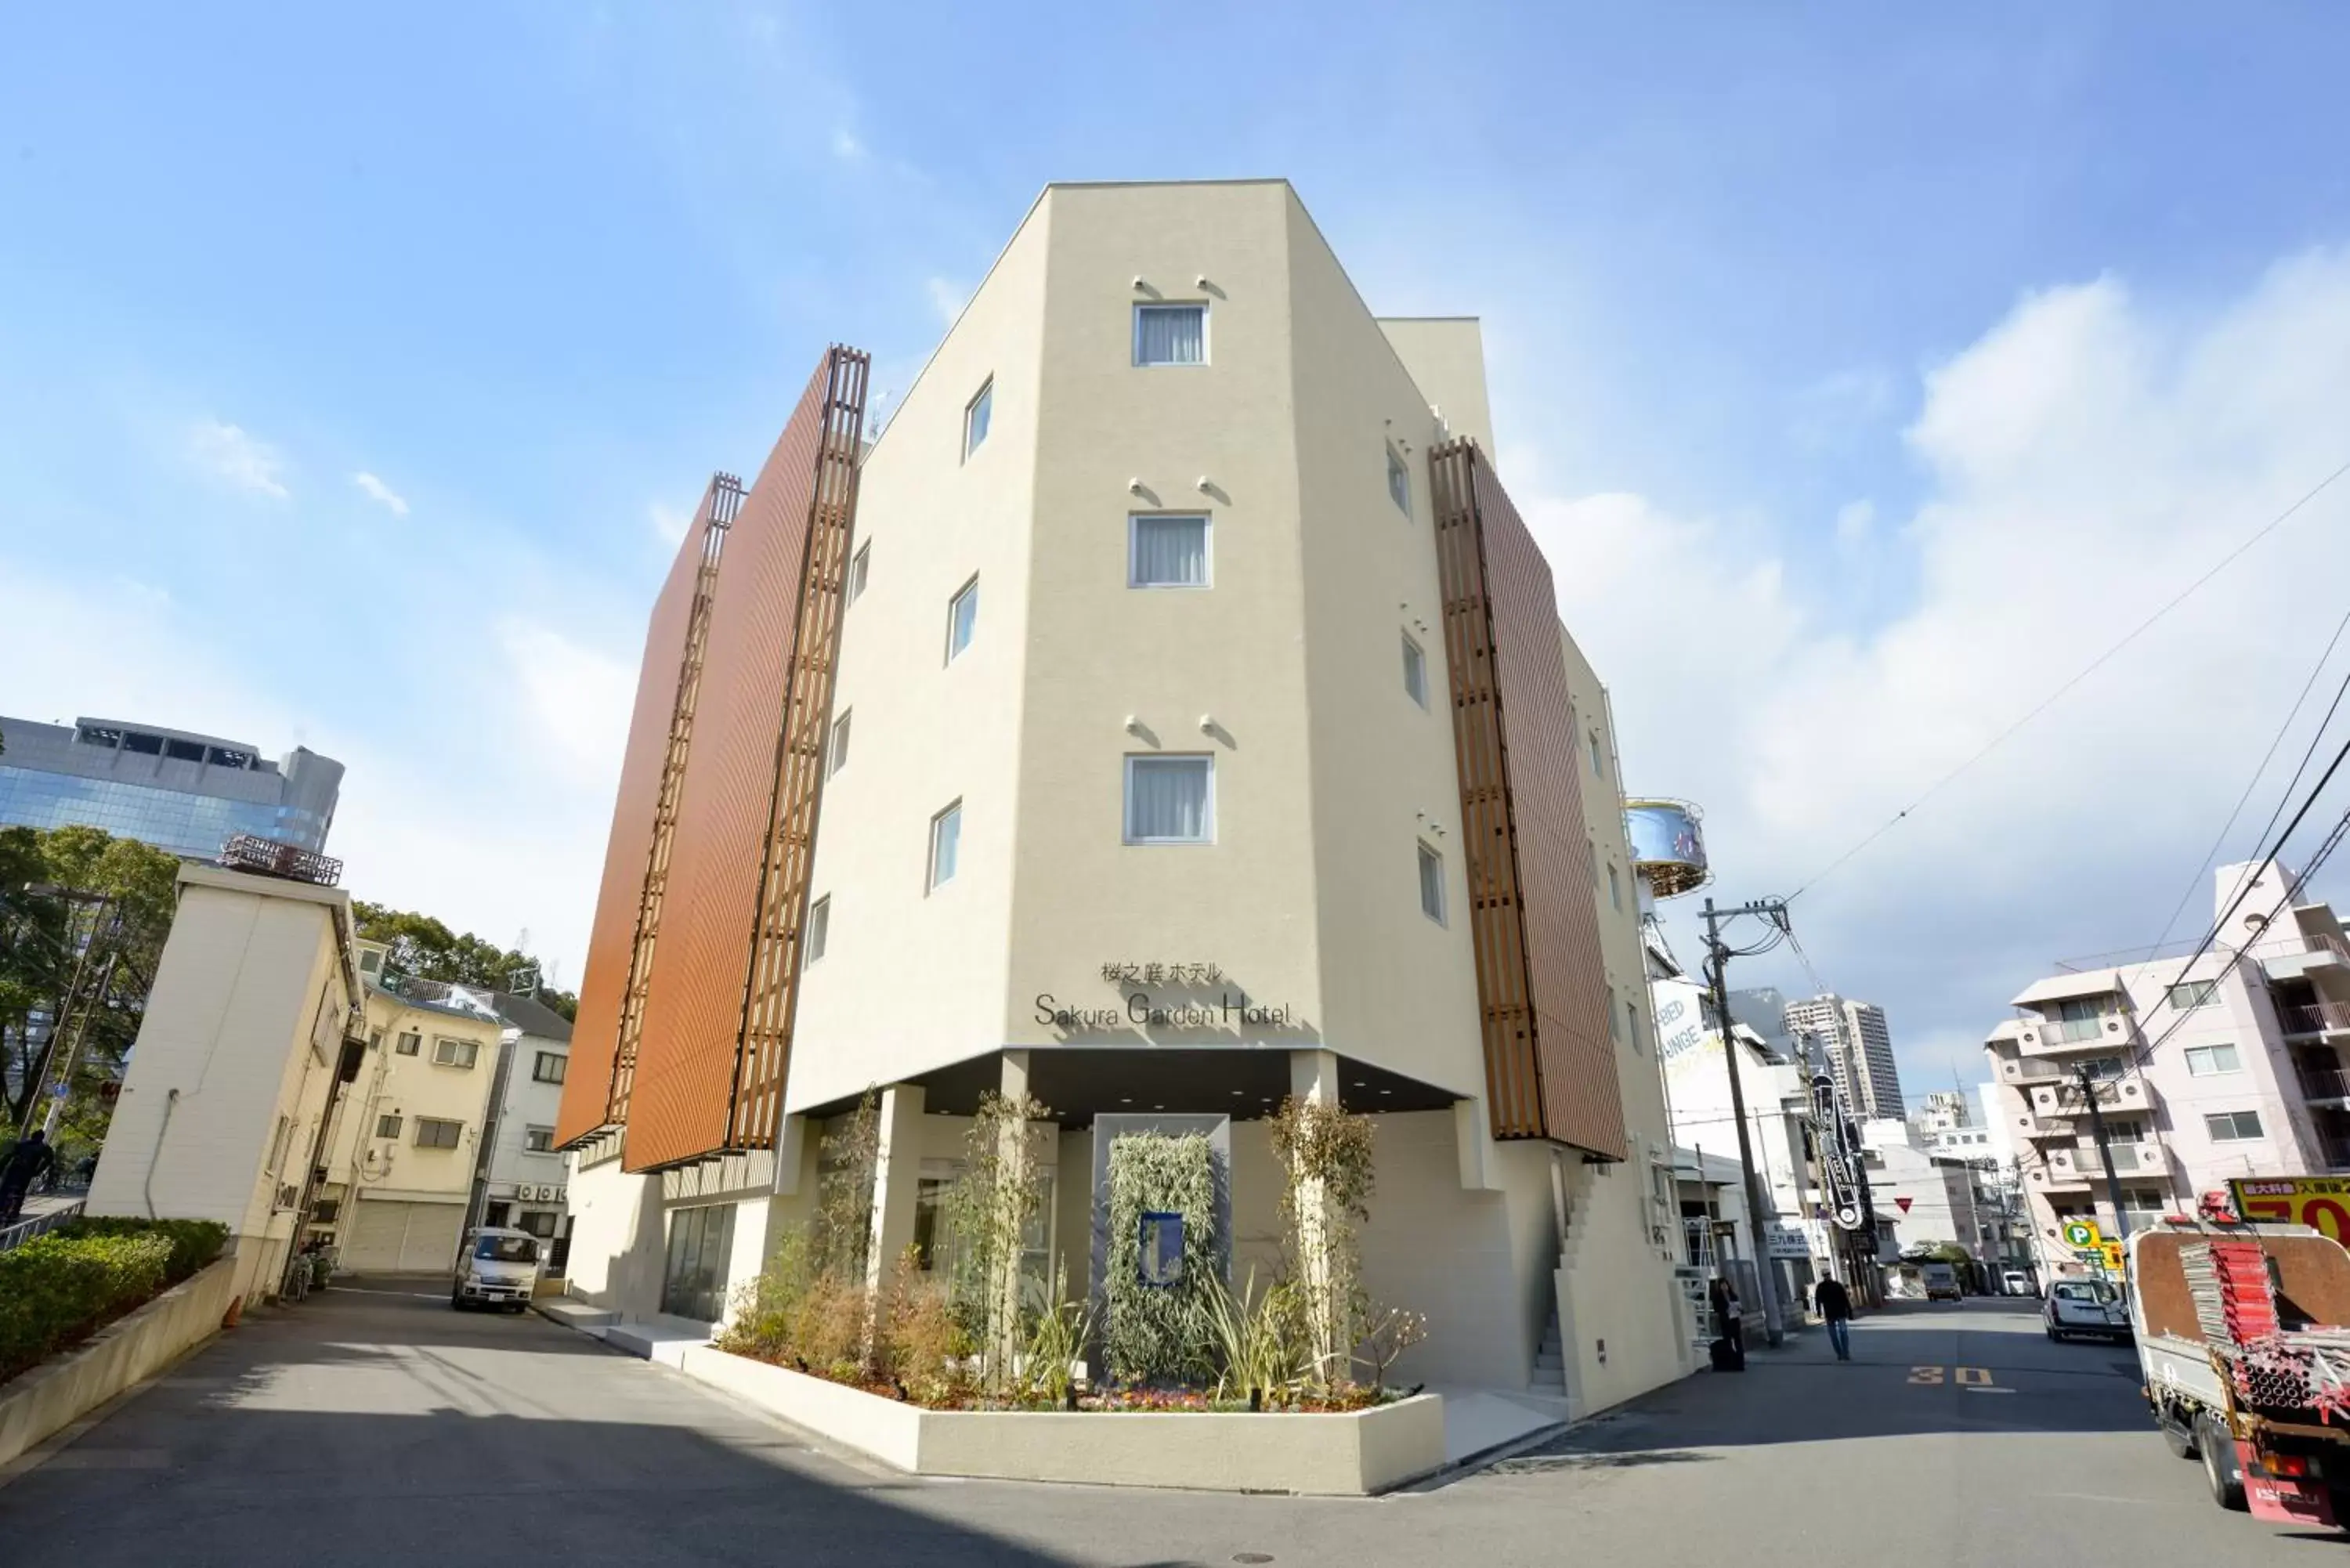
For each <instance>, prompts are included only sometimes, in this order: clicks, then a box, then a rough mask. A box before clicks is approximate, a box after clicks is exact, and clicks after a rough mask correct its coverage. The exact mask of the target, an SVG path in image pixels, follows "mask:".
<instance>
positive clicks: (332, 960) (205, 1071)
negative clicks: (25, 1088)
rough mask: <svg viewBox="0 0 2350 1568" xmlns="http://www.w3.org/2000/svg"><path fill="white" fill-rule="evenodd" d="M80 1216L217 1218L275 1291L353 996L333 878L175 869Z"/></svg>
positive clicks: (245, 1261)
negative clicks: (171, 896)
mask: <svg viewBox="0 0 2350 1568" xmlns="http://www.w3.org/2000/svg"><path fill="white" fill-rule="evenodd" d="M179 891H180V904H179V909H178V910H177V912H176V913H175V914H174V915H173V917H172V930H171V934H170V936H169V937H167V938H166V939H165V940H164V944H163V953H162V958H161V961H160V963H159V964H158V965H157V968H156V975H155V984H154V987H153V989H152V990H151V992H150V993H149V996H148V1002H147V1012H146V1016H145V1018H144V1020H143V1021H142V1022H141V1023H140V1031H139V1042H138V1044H137V1046H136V1048H135V1049H134V1050H133V1052H132V1054H131V1058H130V1068H129V1071H128V1072H127V1073H126V1074H125V1075H124V1080H123V1086H122V1096H121V1099H120V1102H119V1104H118V1105H117V1106H116V1108H115V1114H114V1119H113V1121H112V1123H111V1124H110V1125H109V1127H108V1129H107V1141H106V1147H105V1148H104V1150H103V1151H102V1153H101V1154H100V1156H99V1166H98V1173H97V1176H96V1177H95V1178H94V1179H93V1180H92V1182H91V1184H90V1195H89V1206H88V1211H89V1212H90V1213H92V1214H127V1215H140V1216H144V1215H154V1216H157V1217H160V1218H164V1219H195V1220H218V1221H220V1222H221V1223H222V1224H224V1225H226V1226H227V1227H228V1228H229V1230H230V1231H231V1232H232V1233H233V1234H234V1236H235V1238H236V1241H237V1246H238V1250H239V1252H238V1265H237V1268H238V1274H239V1279H240V1283H241V1288H244V1289H249V1290H259V1291H261V1292H263V1293H274V1292H275V1289H276V1278H277V1272H278V1266H279V1265H280V1264H281V1263H282V1262H283V1259H284V1257H285V1254H286V1250H287V1247H288V1245H289V1242H290V1240H291V1238H292V1236H293V1234H294V1230H295V1221H296V1212H295V1208H294V1205H293V1204H292V1203H290V1202H286V1201H282V1199H283V1198H284V1189H286V1188H288V1187H291V1188H294V1189H297V1190H298V1189H299V1188H300V1187H301V1185H302V1181H303V1177H304V1174H305V1171H304V1165H305V1162H306V1161H307V1159H308V1158H309V1157H310V1151H311V1150H312V1148H313V1147H315V1146H316V1142H317V1136H318V1128H319V1125H320V1123H321V1121H322V1120H323V1118H324V1116H325V1113H326V1109H327V1105H328V1094H329V1090H330V1088H331V1086H332V1084H333V1079H334V1067H335V1061H336V1058H337V1055H338V1053H339V1051H340V1048H341V1042H342V1033H343V1021H344V1018H345V1015H346V1013H347V1012H348V1010H350V1009H352V1008H355V1007H357V1006H358V1005H359V976H358V971H357V970H356V969H354V968H353V967H352V962H351V956H350V900H349V896H348V894H346V893H344V892H342V891H341V890H339V889H338V888H317V887H312V886H310V885H308V884H307V883H298V882H287V881H281V880H279V879H277V878H275V877H257V876H251V875H247V874H244V873H242V872H234V871H224V870H220V869H218V868H216V867H201V866H187V867H181V870H180V874H179Z"/></svg>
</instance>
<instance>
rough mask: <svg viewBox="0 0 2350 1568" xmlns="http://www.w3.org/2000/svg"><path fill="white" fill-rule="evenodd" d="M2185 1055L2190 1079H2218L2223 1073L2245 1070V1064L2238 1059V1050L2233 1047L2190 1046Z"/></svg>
mask: <svg viewBox="0 0 2350 1568" xmlns="http://www.w3.org/2000/svg"><path fill="white" fill-rule="evenodd" d="M2185 1055H2186V1057H2187V1073H2188V1075H2189V1077H2195V1078H2216V1077H2218V1076H2220V1075H2221V1074H2223V1073H2241V1072H2242V1071H2243V1070H2244V1064H2243V1063H2242V1062H2241V1060H2239V1059H2238V1057H2237V1055H2236V1048H2235V1047H2234V1046H2233V1045H2189V1047H2188V1048H2187V1050H2186V1052H2185Z"/></svg>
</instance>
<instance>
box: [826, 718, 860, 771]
mask: <svg viewBox="0 0 2350 1568" xmlns="http://www.w3.org/2000/svg"><path fill="white" fill-rule="evenodd" d="M855 712H856V710H855V709H853V708H852V709H849V710H848V711H846V712H844V713H842V714H841V716H840V717H839V718H837V719H835V720H834V721H833V722H832V748H831V755H830V756H829V757H828V758H827V760H826V763H825V770H824V776H825V777H827V778H830V777H831V776H832V775H833V774H837V773H838V772H839V771H840V770H841V769H843V768H845V767H847V765H848V721H849V719H850V718H851V716H852V715H854V714H855Z"/></svg>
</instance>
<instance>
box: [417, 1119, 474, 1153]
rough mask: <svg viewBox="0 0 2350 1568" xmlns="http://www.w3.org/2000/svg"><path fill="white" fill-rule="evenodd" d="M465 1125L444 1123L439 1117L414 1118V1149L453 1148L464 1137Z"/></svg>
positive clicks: (461, 1123) (450, 1122)
mask: <svg viewBox="0 0 2350 1568" xmlns="http://www.w3.org/2000/svg"><path fill="white" fill-rule="evenodd" d="M464 1131H465V1124H464V1123H463V1122H452V1121H444V1120H442V1118H441V1117H439V1116H419V1117H417V1118H416V1147H419V1148H455V1147H457V1143H458V1140H459V1139H460V1138H461V1137H463V1135H464Z"/></svg>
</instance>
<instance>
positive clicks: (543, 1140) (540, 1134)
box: [522, 1127, 555, 1154]
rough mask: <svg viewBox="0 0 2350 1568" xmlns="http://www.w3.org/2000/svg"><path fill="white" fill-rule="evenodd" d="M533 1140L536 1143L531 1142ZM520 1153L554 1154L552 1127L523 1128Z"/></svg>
mask: <svg viewBox="0 0 2350 1568" xmlns="http://www.w3.org/2000/svg"><path fill="white" fill-rule="evenodd" d="M534 1138H536V1139H537V1140H538V1141H536V1143H534V1142H532V1141H531V1140H532V1139H534ZM522 1151H523V1153H525V1154H553V1153H554V1152H555V1129H554V1128H553V1127H525V1128H523V1129H522Z"/></svg>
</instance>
